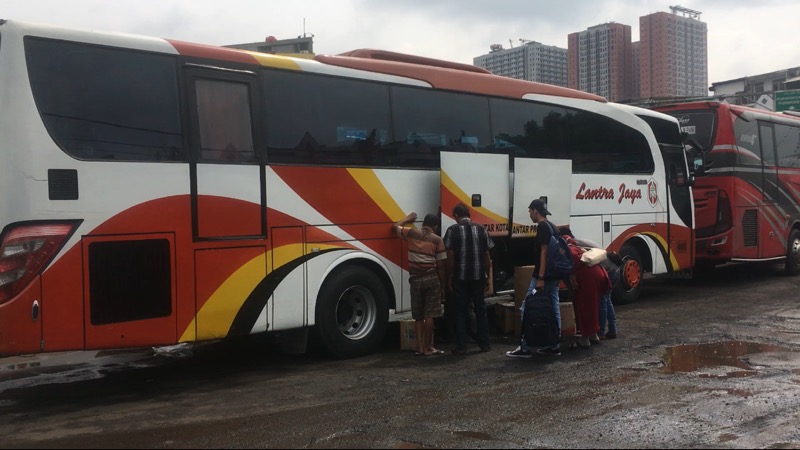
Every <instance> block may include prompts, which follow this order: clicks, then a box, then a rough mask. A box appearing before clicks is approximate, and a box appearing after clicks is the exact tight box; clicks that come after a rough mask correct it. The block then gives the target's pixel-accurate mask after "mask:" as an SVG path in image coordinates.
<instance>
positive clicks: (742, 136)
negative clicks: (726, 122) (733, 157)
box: [733, 117, 775, 166]
mask: <svg viewBox="0 0 800 450" xmlns="http://www.w3.org/2000/svg"><path fill="white" fill-rule="evenodd" d="M733 133H734V138H735V139H736V145H738V146H739V152H738V158H739V164H743V165H748V166H753V165H755V166H760V165H762V164H763V163H766V164H770V165H772V164H775V156H774V154H772V155H770V153H767V154H766V155H764V160H763V161H762V159H761V144H760V143H759V141H758V122H756V121H755V120H746V119H744V118H742V117H736V119H735V120H734V121H733Z"/></svg>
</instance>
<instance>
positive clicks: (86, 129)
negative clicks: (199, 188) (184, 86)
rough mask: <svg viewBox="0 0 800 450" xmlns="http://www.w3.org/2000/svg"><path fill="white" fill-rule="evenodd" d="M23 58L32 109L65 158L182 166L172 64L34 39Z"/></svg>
mask: <svg viewBox="0 0 800 450" xmlns="http://www.w3.org/2000/svg"><path fill="white" fill-rule="evenodd" d="M25 50H26V57H27V62H28V73H29V76H30V81H31V87H32V89H33V95H34V98H35V99H36V104H37V106H38V108H39V111H40V112H41V114H42V118H43V120H44V123H45V126H46V127H47V129H48V131H49V132H50V135H51V136H52V137H53V139H54V140H55V141H56V143H57V144H58V145H59V146H61V148H63V149H64V150H65V151H66V152H67V153H69V154H70V155H72V156H74V157H76V158H80V159H93V160H108V159H113V160H127V161H142V160H144V161H175V160H186V153H185V151H184V148H183V144H182V138H181V125H180V124H181V120H180V112H179V103H178V85H177V76H176V69H175V60H174V58H172V57H169V56H163V55H154V54H147V53H141V52H134V51H128V50H120V49H112V48H105V47H98V46H91V45H84V44H75V43H69V42H62V41H52V40H46V39H36V38H27V39H26V41H25Z"/></svg>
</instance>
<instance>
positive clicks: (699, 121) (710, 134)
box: [668, 111, 717, 151]
mask: <svg viewBox="0 0 800 450" xmlns="http://www.w3.org/2000/svg"><path fill="white" fill-rule="evenodd" d="M668 114H669V115H671V116H674V117H676V118H677V119H678V121H679V122H680V124H681V131H682V132H684V133H686V134H687V137H690V138H694V139H695V140H696V141H697V143H698V144H700V147H701V148H702V149H703V151H709V150H711V147H712V143H713V142H714V133H715V131H716V130H715V129H716V117H717V115H716V112H715V111H693V112H669V113H668Z"/></svg>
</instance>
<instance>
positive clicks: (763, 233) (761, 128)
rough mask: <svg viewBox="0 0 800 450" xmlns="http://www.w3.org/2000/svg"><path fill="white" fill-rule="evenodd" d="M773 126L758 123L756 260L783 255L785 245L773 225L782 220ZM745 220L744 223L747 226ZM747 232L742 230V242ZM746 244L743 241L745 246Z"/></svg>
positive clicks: (746, 236)
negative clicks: (759, 168) (760, 170)
mask: <svg viewBox="0 0 800 450" xmlns="http://www.w3.org/2000/svg"><path fill="white" fill-rule="evenodd" d="M774 131H775V130H774V125H773V124H771V123H765V122H759V124H758V133H759V141H760V142H761V161H762V165H761V168H762V174H761V192H762V197H761V200H762V203H761V207H759V210H758V222H757V223H758V227H757V233H756V236H755V239H756V240H755V244H754V245H758V257H759V258H774V257H776V256H783V255H784V254H785V252H786V250H785V249H786V245H785V243H784V242H783V233H782V232H781V231H780V229H776V226H783V223H784V222H785V219H783V220H782V219H781V218H779V217H778V195H779V187H778V161H777V157H776V155H775V134H774ZM747 219H748V217H745V219H744V220H743V222H745V223H746V221H747ZM749 235H750V234H749V233H747V232H746V231H745V240H747V239H748V237H749ZM747 244H748V243H747V242H745V245H747Z"/></svg>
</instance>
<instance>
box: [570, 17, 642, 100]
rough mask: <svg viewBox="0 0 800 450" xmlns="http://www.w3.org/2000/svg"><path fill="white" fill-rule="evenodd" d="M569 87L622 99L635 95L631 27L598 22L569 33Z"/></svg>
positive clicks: (609, 97)
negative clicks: (583, 29)
mask: <svg viewBox="0 0 800 450" xmlns="http://www.w3.org/2000/svg"><path fill="white" fill-rule="evenodd" d="M567 42H568V45H567V51H568V58H567V60H568V62H567V70H568V77H567V86H568V87H570V88H572V89H578V90H581V91H584V92H590V93H593V94H597V95H601V96H603V97H605V98H607V99H608V100H610V101H613V102H618V101H623V100H628V99H630V98H631V97H632V91H633V82H632V78H631V77H632V70H633V51H632V48H631V26H630V25H623V24H621V23H615V22H610V23H604V24H601V25H595V26H593V27H590V28H588V29H586V30H585V31H581V32H578V33H570V34H569V35H568V36H567Z"/></svg>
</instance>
